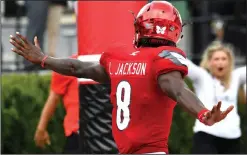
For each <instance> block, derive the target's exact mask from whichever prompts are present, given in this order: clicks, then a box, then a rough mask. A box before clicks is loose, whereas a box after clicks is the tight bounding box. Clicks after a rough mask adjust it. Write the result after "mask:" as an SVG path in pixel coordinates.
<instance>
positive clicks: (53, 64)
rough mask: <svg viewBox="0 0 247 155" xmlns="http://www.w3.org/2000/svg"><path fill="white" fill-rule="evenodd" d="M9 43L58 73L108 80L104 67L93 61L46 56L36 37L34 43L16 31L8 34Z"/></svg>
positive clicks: (31, 60) (16, 50) (30, 58)
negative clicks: (13, 34) (14, 34)
mask: <svg viewBox="0 0 247 155" xmlns="http://www.w3.org/2000/svg"><path fill="white" fill-rule="evenodd" d="M10 43H11V44H12V45H14V47H15V48H12V49H11V50H12V51H13V52H15V53H17V54H19V55H21V56H23V57H24V58H25V59H27V60H28V61H30V62H32V63H34V64H40V65H42V66H43V67H45V68H48V69H51V70H53V71H55V72H58V73H60V74H64V75H69V76H75V77H79V78H89V79H93V80H95V81H98V82H102V83H105V82H108V81H109V77H108V75H107V74H106V72H105V70H104V68H103V67H102V66H101V65H100V64H99V63H95V62H81V61H80V60H77V59H72V58H65V59H62V58H52V57H49V56H46V55H45V54H44V53H43V52H42V51H41V49H40V47H39V43H38V39H37V37H35V38H34V43H35V45H33V44H32V43H30V42H29V41H28V40H27V39H26V38H25V37H24V36H22V35H21V34H19V33H18V32H17V33H16V36H12V35H10Z"/></svg>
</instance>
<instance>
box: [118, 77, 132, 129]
mask: <svg viewBox="0 0 247 155" xmlns="http://www.w3.org/2000/svg"><path fill="white" fill-rule="evenodd" d="M130 93H131V87H130V84H129V83H128V82H127V81H122V82H120V83H119V84H118V86H117V94H116V98H117V118H116V119H117V127H118V129H119V130H124V129H126V128H127V127H128V124H129V122H130V110H129V105H130ZM122 96H123V98H122ZM122 112H123V117H121V113H122ZM122 118H123V119H122Z"/></svg>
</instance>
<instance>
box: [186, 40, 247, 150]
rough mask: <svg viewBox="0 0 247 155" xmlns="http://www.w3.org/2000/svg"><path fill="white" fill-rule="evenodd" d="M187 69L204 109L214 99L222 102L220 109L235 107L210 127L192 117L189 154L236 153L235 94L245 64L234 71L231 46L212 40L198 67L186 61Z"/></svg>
mask: <svg viewBox="0 0 247 155" xmlns="http://www.w3.org/2000/svg"><path fill="white" fill-rule="evenodd" d="M188 69H189V73H188V77H189V78H190V79H191V80H192V81H193V84H194V89H195V92H196V94H197V96H198V97H199V99H200V100H201V101H202V102H203V103H204V105H205V106H206V108H208V109H212V108H213V106H214V105H215V104H216V103H217V102H218V101H222V110H225V109H226V108H227V107H228V106H230V105H234V106H235V108H234V109H233V111H232V112H231V113H230V114H229V115H228V116H227V117H226V119H225V120H223V121H222V122H220V123H217V124H215V125H214V126H206V125H204V124H203V123H201V122H199V121H198V120H196V122H195V126H194V132H195V134H194V144H193V149H192V153H196V154H207V153H212V154H218V153H220V154H222V153H223V154H228V153H240V137H241V129H240V118H239V115H238V110H237V107H238V105H237V103H238V99H237V96H238V95H237V93H238V90H239V88H240V87H241V86H242V85H244V84H245V83H246V66H244V67H240V68H237V69H235V70H234V56H233V51H232V48H230V47H229V46H228V45H224V44H222V43H220V42H218V41H215V42H213V43H212V44H210V45H209V46H208V47H207V49H206V50H205V52H204V55H203V58H202V61H201V64H200V66H196V65H195V64H194V63H192V62H191V61H189V65H188Z"/></svg>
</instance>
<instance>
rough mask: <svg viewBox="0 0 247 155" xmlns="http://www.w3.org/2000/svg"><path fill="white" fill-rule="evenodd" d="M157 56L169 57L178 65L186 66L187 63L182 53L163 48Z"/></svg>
mask: <svg viewBox="0 0 247 155" xmlns="http://www.w3.org/2000/svg"><path fill="white" fill-rule="evenodd" d="M159 57H161V58H165V59H169V60H171V61H172V62H173V63H174V64H176V65H178V66H183V65H184V66H187V64H188V63H187V59H186V58H185V57H184V56H183V55H181V54H179V53H177V52H173V51H168V50H163V51H162V52H161V53H160V54H159Z"/></svg>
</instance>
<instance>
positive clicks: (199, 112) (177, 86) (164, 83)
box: [158, 71, 233, 125]
mask: <svg viewBox="0 0 247 155" xmlns="http://www.w3.org/2000/svg"><path fill="white" fill-rule="evenodd" d="M158 83H159V86H160V88H161V89H162V91H163V92H164V93H165V94H167V95H168V96H169V97H170V98H172V99H173V100H175V101H177V102H178V104H179V105H181V106H182V107H184V108H185V109H186V110H187V111H188V112H189V113H191V114H192V115H193V116H195V117H197V118H198V119H199V120H200V121H201V122H203V123H204V124H206V125H213V124H215V123H217V122H219V121H221V120H223V119H224V118H225V117H226V116H227V114H228V113H229V112H230V111H232V109H233V106H230V107H229V108H228V109H227V110H226V111H220V107H221V102H219V103H218V104H217V105H215V106H214V107H213V109H212V110H207V109H206V108H205V106H204V105H203V104H202V102H201V101H200V100H199V99H198V97H197V96H196V95H195V94H194V93H193V92H191V91H190V90H189V89H187V88H185V87H184V81H183V78H182V75H181V73H180V72H179V71H172V72H169V73H166V74H162V75H160V76H159V77H158Z"/></svg>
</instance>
